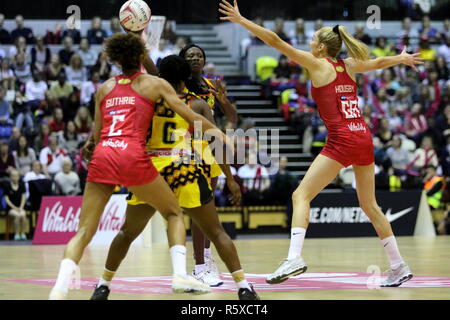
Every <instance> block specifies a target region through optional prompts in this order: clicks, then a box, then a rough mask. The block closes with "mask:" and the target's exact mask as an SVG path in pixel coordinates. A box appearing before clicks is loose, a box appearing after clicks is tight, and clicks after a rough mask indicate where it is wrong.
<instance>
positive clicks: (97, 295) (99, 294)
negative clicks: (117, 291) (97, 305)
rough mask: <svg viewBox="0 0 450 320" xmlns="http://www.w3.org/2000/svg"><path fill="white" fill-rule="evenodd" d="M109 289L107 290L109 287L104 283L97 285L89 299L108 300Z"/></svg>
mask: <svg viewBox="0 0 450 320" xmlns="http://www.w3.org/2000/svg"><path fill="white" fill-rule="evenodd" d="M110 291H111V290H109V288H108V287H107V286H104V285H103V286H100V287H97V288H95V290H94V293H93V294H92V297H91V300H108V296H109V292H110Z"/></svg>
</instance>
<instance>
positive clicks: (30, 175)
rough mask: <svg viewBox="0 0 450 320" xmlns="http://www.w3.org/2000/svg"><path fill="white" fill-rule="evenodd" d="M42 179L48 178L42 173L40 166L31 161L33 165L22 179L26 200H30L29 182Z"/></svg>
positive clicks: (37, 162) (36, 162)
mask: <svg viewBox="0 0 450 320" xmlns="http://www.w3.org/2000/svg"><path fill="white" fill-rule="evenodd" d="M43 179H48V177H47V176H46V175H44V174H43V173H42V164H41V163H40V162H39V161H37V160H36V161H33V164H32V165H31V171H28V172H27V173H26V174H25V176H24V177H23V182H24V184H25V190H26V195H27V199H28V198H30V187H29V182H30V181H35V180H43Z"/></svg>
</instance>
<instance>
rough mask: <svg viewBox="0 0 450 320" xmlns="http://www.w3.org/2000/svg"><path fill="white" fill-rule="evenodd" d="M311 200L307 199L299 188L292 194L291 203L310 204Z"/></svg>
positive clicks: (305, 194) (306, 195)
mask: <svg viewBox="0 0 450 320" xmlns="http://www.w3.org/2000/svg"><path fill="white" fill-rule="evenodd" d="M310 201H311V199H309V197H308V194H307V192H305V191H304V190H302V189H301V188H298V189H297V190H295V191H294V193H292V202H293V203H296V202H310Z"/></svg>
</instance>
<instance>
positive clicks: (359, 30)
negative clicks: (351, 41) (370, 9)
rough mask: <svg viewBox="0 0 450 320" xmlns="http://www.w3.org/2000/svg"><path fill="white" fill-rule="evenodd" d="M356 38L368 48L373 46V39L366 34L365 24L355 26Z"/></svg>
mask: <svg viewBox="0 0 450 320" xmlns="http://www.w3.org/2000/svg"><path fill="white" fill-rule="evenodd" d="M354 37H355V38H356V39H358V40H359V41H361V42H364V43H365V44H367V45H368V46H370V45H371V44H372V38H371V37H370V36H369V35H368V34H367V33H366V32H365V30H364V24H363V23H357V24H356V25H355V34H354Z"/></svg>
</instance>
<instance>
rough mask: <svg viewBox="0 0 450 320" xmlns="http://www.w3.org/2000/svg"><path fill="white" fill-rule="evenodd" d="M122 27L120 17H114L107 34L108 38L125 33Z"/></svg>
mask: <svg viewBox="0 0 450 320" xmlns="http://www.w3.org/2000/svg"><path fill="white" fill-rule="evenodd" d="M123 32H124V31H123V29H122V26H121V25H120V20H119V18H118V17H116V16H114V17H112V18H111V20H110V25H109V30H108V31H107V32H106V37H107V38H109V37H111V36H112V35H113V34H116V33H123Z"/></svg>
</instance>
